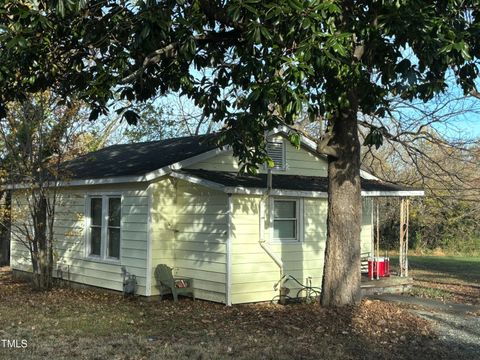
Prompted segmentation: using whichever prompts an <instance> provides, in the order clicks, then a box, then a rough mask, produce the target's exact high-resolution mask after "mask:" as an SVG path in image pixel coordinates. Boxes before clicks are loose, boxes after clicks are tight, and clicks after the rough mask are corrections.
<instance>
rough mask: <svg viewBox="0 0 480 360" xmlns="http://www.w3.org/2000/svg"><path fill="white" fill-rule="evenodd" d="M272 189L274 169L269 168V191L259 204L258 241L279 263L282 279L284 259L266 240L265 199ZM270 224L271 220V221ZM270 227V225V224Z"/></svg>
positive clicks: (276, 262)
mask: <svg viewBox="0 0 480 360" xmlns="http://www.w3.org/2000/svg"><path fill="white" fill-rule="evenodd" d="M271 190H272V170H271V169H268V173H267V192H266V193H265V194H264V195H263V196H262V198H261V199H260V206H259V212H260V238H259V240H258V243H259V244H260V246H261V247H262V249H263V250H264V251H265V252H266V253H267V255H268V256H270V258H271V259H272V260H273V261H274V262H275V264H277V266H278V267H279V270H280V279H281V278H282V277H283V273H284V271H283V261H282V259H280V258H279V257H278V256H277V255H275V254H274V253H273V251H272V250H271V249H270V247H269V246H268V245H267V243H266V240H265V201H266V200H268V199H269V197H270V192H271ZM269 224H270V221H269ZM269 228H270V226H269Z"/></svg>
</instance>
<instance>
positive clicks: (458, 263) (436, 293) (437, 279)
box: [391, 255, 480, 304]
mask: <svg viewBox="0 0 480 360" xmlns="http://www.w3.org/2000/svg"><path fill="white" fill-rule="evenodd" d="M391 260H392V266H393V267H396V266H398V257H392V258H391ZM408 262H409V275H410V276H413V279H414V288H413V289H412V294H413V295H415V296H421V297H428V298H435V299H441V300H446V301H454V302H461V303H471V304H480V257H462V256H412V255H409V256H408Z"/></svg>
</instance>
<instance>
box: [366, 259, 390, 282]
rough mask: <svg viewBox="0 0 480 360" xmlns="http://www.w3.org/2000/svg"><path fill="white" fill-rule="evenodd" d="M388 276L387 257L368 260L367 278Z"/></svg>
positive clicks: (388, 265) (388, 262) (388, 260)
mask: <svg viewBox="0 0 480 360" xmlns="http://www.w3.org/2000/svg"><path fill="white" fill-rule="evenodd" d="M377 272H378V277H385V276H390V259H389V258H387V257H376V258H369V259H368V277H369V278H376V277H377Z"/></svg>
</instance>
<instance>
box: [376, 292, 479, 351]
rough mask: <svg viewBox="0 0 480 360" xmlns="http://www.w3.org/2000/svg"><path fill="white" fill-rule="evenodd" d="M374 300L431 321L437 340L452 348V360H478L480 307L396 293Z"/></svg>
mask: <svg viewBox="0 0 480 360" xmlns="http://www.w3.org/2000/svg"><path fill="white" fill-rule="evenodd" d="M373 298H375V299H380V300H384V301H393V302H400V303H402V304H405V305H407V307H408V309H409V310H410V311H411V312H412V313H414V314H416V315H418V316H420V317H422V318H424V319H427V320H429V321H431V322H432V324H433V327H434V329H435V330H436V333H437V335H438V340H439V341H441V342H443V343H445V344H446V345H447V346H448V347H449V349H451V358H452V359H462V360H463V359H465V360H466V359H480V306H473V305H464V304H450V303H443V302H440V301H436V300H430V299H422V298H416V297H412V296H407V295H395V294H383V295H376V296H374V297H373Z"/></svg>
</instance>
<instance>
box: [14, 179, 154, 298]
mask: <svg viewBox="0 0 480 360" xmlns="http://www.w3.org/2000/svg"><path fill="white" fill-rule="evenodd" d="M103 193H115V194H121V195H122V219H121V242H120V244H121V245H120V261H119V263H107V262H102V261H101V260H93V259H88V258H87V257H86V251H85V246H86V237H85V234H86V230H85V205H86V198H87V196H88V195H90V194H103ZM147 200H148V198H147V192H146V186H145V185H140V184H136V185H132V186H118V185H117V186H98V187H88V188H85V187H83V188H80V187H78V188H68V189H59V191H58V195H57V205H56V216H55V222H54V229H53V230H54V250H55V264H54V273H53V275H54V277H56V276H57V274H58V272H57V269H61V270H62V272H63V278H64V279H67V278H68V277H69V278H70V280H71V281H74V282H78V283H83V284H87V285H92V286H98V287H103V288H108V289H112V290H118V291H122V288H123V286H122V280H123V278H122V273H121V266H125V267H126V269H127V271H128V272H130V273H131V274H134V275H136V277H137V282H138V287H137V293H138V294H140V295H146V259H147V222H148V215H147V214H148V201H147ZM12 213H13V219H12V222H13V226H12V242H11V266H12V268H13V269H15V270H22V271H28V272H31V271H32V266H31V260H30V254H29V252H28V250H27V248H26V247H25V246H24V245H23V244H22V242H21V241H20V238H23V235H22V234H21V233H20V232H19V231H18V230H16V229H18V226H24V225H26V226H30V223H29V219H28V215H27V214H28V203H27V197H26V196H25V194H24V193H23V192H21V191H15V192H14V193H13V201H12Z"/></svg>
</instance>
